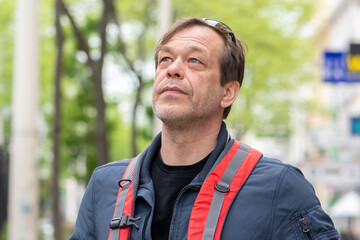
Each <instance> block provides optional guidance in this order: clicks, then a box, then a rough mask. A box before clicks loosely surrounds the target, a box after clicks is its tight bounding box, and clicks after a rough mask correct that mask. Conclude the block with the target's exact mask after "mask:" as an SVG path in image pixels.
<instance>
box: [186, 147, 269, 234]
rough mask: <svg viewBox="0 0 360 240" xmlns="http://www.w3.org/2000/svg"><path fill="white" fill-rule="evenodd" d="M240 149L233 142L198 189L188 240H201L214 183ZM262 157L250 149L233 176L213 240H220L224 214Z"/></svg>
mask: <svg viewBox="0 0 360 240" xmlns="http://www.w3.org/2000/svg"><path fill="white" fill-rule="evenodd" d="M239 147H240V142H238V141H234V144H233V145H232V147H231V148H230V150H229V151H228V153H227V154H226V155H225V157H224V158H223V159H222V160H221V161H220V163H219V164H218V166H216V168H215V169H214V171H213V172H211V173H210V175H209V176H208V177H207V179H206V180H205V182H204V184H203V186H202V187H201V189H200V192H199V194H198V196H197V198H196V200H195V203H194V206H193V209H192V212H191V216H190V221H189V228H188V239H194V240H195V239H201V238H202V234H203V231H204V228H205V224H206V219H207V215H208V212H209V209H210V205H211V200H212V197H213V195H214V191H215V187H214V186H215V183H217V182H219V180H220V178H221V177H222V175H223V174H224V172H225V170H226V167H227V166H228V165H229V163H230V161H231V159H232V158H233V157H234V155H235V153H236V152H237V150H238V149H239ZM261 156H262V154H261V153H260V152H258V151H257V150H255V149H253V148H251V149H250V152H249V153H248V155H247V156H246V158H245V160H244V162H243V163H242V165H241V167H240V168H239V170H238V171H237V173H236V174H235V177H234V178H233V180H232V182H231V184H230V190H229V191H228V192H227V193H226V195H225V199H224V202H223V205H222V208H221V212H220V216H219V219H218V223H217V227H216V230H215V237H214V239H220V235H221V230H222V227H223V224H224V221H225V217H226V214H227V212H228V210H229V207H230V205H231V202H232V200H233V199H234V197H235V196H236V194H237V192H238V191H239V189H240V188H241V186H242V185H243V184H244V182H245V181H246V179H247V177H248V176H249V174H250V173H251V171H252V169H253V168H254V167H255V165H256V163H257V162H258V160H259V158H260V157H261Z"/></svg>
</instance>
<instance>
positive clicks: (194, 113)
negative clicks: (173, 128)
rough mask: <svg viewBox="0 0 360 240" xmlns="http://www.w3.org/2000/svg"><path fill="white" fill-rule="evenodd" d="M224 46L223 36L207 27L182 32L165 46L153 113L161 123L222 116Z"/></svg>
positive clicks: (159, 56)
mask: <svg viewBox="0 0 360 240" xmlns="http://www.w3.org/2000/svg"><path fill="white" fill-rule="evenodd" d="M223 46H224V40H223V39H222V38H221V36H219V35H218V34H217V33H216V32H214V31H213V30H211V29H210V28H207V27H203V26H194V27H190V28H187V29H184V30H182V31H179V32H177V33H176V34H174V36H173V37H172V38H170V40H169V41H168V42H167V43H166V44H165V45H164V46H162V48H161V49H160V51H159V54H158V66H157V69H156V74H155V83H154V88H153V109H154V113H155V115H156V116H157V117H158V118H159V119H160V120H162V121H163V122H164V123H171V122H173V123H179V122H184V123H185V122H186V123H189V121H194V120H207V119H209V118H212V117H214V116H221V115H222V112H223V109H222V108H221V107H220V106H219V103H220V101H221V99H222V96H223V94H224V90H223V87H222V86H220V67H219V55H220V53H221V51H222V49H223ZM218 114H220V115H218Z"/></svg>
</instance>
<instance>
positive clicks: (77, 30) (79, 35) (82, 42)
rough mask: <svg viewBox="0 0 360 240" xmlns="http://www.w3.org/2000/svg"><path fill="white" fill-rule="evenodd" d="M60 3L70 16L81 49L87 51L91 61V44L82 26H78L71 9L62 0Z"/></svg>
mask: <svg viewBox="0 0 360 240" xmlns="http://www.w3.org/2000/svg"><path fill="white" fill-rule="evenodd" d="M60 4H61V7H62V9H63V10H64V13H65V14H66V16H67V17H68V18H69V20H70V23H71V26H72V27H73V29H74V32H75V36H76V38H77V39H78V41H79V44H80V49H81V50H83V51H84V52H85V53H86V55H87V57H88V60H89V62H91V61H92V59H91V56H90V49H89V45H88V44H87V41H86V39H85V37H84V35H83V34H82V32H81V30H80V28H79V27H78V26H77V24H76V22H75V20H74V18H73V16H72V15H71V14H70V12H69V9H68V8H67V7H66V5H65V3H64V2H63V1H62V0H60Z"/></svg>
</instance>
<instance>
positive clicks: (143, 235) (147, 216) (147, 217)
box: [142, 211, 151, 239]
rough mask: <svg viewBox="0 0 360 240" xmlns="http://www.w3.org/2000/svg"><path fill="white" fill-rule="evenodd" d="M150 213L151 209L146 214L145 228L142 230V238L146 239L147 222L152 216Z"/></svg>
mask: <svg viewBox="0 0 360 240" xmlns="http://www.w3.org/2000/svg"><path fill="white" fill-rule="evenodd" d="M150 213H151V211H149V212H148V214H146V216H145V219H144V224H143V230H142V239H145V230H146V226H147V222H148V220H149V217H150Z"/></svg>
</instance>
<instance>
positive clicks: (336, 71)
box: [323, 51, 360, 83]
mask: <svg viewBox="0 0 360 240" xmlns="http://www.w3.org/2000/svg"><path fill="white" fill-rule="evenodd" d="M323 74H324V75H323V80H324V82H330V83H339V82H348V83H351V82H360V74H353V73H350V72H349V70H348V65H347V53H345V52H328V51H326V52H324V62H323Z"/></svg>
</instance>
